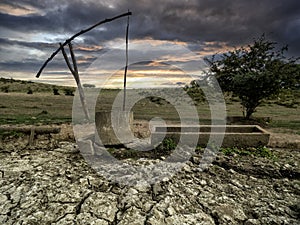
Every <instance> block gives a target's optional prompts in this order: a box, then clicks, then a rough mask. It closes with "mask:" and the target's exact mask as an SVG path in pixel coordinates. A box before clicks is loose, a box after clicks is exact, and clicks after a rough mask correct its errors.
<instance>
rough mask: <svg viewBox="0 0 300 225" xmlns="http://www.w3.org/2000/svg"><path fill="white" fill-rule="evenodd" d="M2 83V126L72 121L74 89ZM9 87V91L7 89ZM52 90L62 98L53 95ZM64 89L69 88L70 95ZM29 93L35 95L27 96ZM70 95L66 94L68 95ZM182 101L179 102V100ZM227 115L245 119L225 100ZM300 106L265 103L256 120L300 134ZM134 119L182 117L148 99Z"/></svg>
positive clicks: (111, 93) (102, 99)
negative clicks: (56, 91)
mask: <svg viewBox="0 0 300 225" xmlns="http://www.w3.org/2000/svg"><path fill="white" fill-rule="evenodd" d="M2 79H3V78H1V80H0V124H50V123H65V122H71V121H72V105H73V96H71V95H70V93H72V90H73V91H74V88H68V87H59V86H52V85H47V84H37V83H28V82H24V81H17V82H13V81H12V82H9V80H8V81H7V80H5V82H3V80H2ZM7 86H9V90H8V91H7V92H6V91H5V90H6V89H5V88H3V87H7ZM53 88H56V89H58V92H59V94H60V95H54V93H53ZM65 89H69V91H70V92H67V91H66V90H65ZM28 90H31V91H32V94H27V93H28ZM118 91H119V90H102V91H101V93H100V95H99V97H98V102H97V106H96V111H99V110H110V108H111V103H112V102H113V100H114V98H115V96H116V94H117V93H118ZM66 94H67V95H66ZM179 100H180V99H179ZM226 101H227V104H226V107H227V115H228V116H242V108H241V106H240V104H239V102H237V101H231V100H229V99H226ZM299 108H300V107H299V106H296V107H286V106H282V105H278V104H275V103H272V102H266V103H265V104H264V105H263V106H261V107H258V109H257V112H256V113H255V114H254V117H258V118H259V117H269V118H270V119H271V120H270V121H269V123H268V124H267V126H268V127H269V128H272V130H274V131H276V132H285V133H294V134H300V116H299V115H300V110H299ZM197 110H198V113H199V117H200V122H201V123H210V110H209V107H208V104H207V103H199V104H198V105H197ZM133 111H134V117H135V119H138V120H150V119H152V118H153V117H161V118H163V119H165V120H169V121H172V122H178V121H179V116H178V114H177V112H176V110H175V108H174V107H173V106H172V105H171V104H168V102H166V101H164V100H163V99H160V98H155V97H154V98H148V99H144V100H141V101H139V102H138V103H137V104H136V105H135V106H134V108H133Z"/></svg>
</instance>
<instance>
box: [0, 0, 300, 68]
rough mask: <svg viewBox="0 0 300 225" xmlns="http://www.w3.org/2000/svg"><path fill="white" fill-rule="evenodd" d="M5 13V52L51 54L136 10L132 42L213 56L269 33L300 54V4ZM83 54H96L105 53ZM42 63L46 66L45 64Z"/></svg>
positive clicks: (101, 36) (13, 6) (107, 31)
mask: <svg viewBox="0 0 300 225" xmlns="http://www.w3.org/2000/svg"><path fill="white" fill-rule="evenodd" d="M1 6H2V7H1ZM0 9H2V10H0V29H1V30H0V38H1V39H0V47H1V46H3V45H6V46H9V45H20V46H24V47H27V48H35V49H39V50H41V51H47V54H48V51H49V53H51V52H50V50H49V49H53V50H55V49H56V48H57V46H56V45H54V46H53V44H57V42H59V41H62V40H61V37H58V35H64V36H63V37H66V38H67V37H68V36H70V35H72V34H74V33H76V32H78V31H80V30H81V29H85V28H87V27H89V26H90V25H92V24H94V23H96V22H98V21H100V20H102V19H104V18H110V17H113V16H116V15H118V14H121V13H124V12H126V11H127V10H128V9H130V11H132V12H133V15H132V17H131V18H130V38H131V39H143V38H146V37H147V38H152V39H155V40H170V41H174V40H177V41H182V42H187V44H188V45H187V46H188V47H189V48H190V49H191V50H194V51H202V52H207V53H210V52H211V51H216V52H217V51H218V49H222V48H223V47H224V44H222V43H226V46H239V45H244V44H247V43H249V42H250V41H252V40H253V38H255V37H258V36H260V35H261V34H263V33H265V34H266V36H267V38H269V39H271V40H273V41H276V42H278V44H279V45H280V46H283V45H286V44H288V45H289V46H290V48H289V54H290V55H295V56H299V55H300V54H299V53H300V28H299V27H300V1H299V0H285V1H282V0H264V1H261V0H251V1H248V0H247V1H246V0H222V1H220V0H210V1H207V0H180V1H179V0H164V1H162V0H130V1H118V0H107V1H105V0H72V1H60V0H47V1H44V0H23V1H22V2H14V1H9V0H2V1H1V3H0ZM13 10H15V11H13ZM20 11H21V12H22V13H19V12H20ZM125 26H126V19H125V18H123V19H120V20H118V21H113V22H112V23H109V24H105V25H104V26H101V27H99V28H97V29H96V30H93V31H91V32H89V33H87V34H85V35H84V36H82V40H81V42H80V41H77V42H76V43H77V44H78V45H82V46H84V45H87V46H92V45H97V46H100V45H102V43H103V42H105V41H108V40H113V39H115V38H124V35H125ZM10 32H11V33H12V34H10ZM16 34H19V36H18V38H19V37H20V36H22V35H23V36H24V41H23V40H22V41H21V40H19V39H18V38H17V39H18V40H17V41H16V38H15V37H14V36H13V35H16ZM41 34H52V36H51V37H49V38H48V39H47V40H46V41H47V42H48V44H47V43H44V42H45V40H41V41H40V42H39V41H37V40H34V41H33V40H30V39H27V37H26V36H27V35H28V36H30V35H41ZM10 35H11V36H10ZM56 36H57V37H56ZM1 51H2V50H1ZM78 51H80V52H79V53H80V54H84V53H86V54H91V53H93V52H94V53H95V52H99V51H103V49H101V48H98V49H92V48H90V49H89V48H86V49H84V48H78ZM2 54H4V53H2ZM16 54H17V53H16ZM24 57H26V56H24ZM82 57H83V56H82ZM39 60H40V63H42V62H43V60H44V59H39ZM24 61H26V60H24ZM91 61H92V60H91ZM20 65H21V64H20ZM14 66H15V67H17V65H14ZM1 68H2V69H3V68H4V65H2V66H1Z"/></svg>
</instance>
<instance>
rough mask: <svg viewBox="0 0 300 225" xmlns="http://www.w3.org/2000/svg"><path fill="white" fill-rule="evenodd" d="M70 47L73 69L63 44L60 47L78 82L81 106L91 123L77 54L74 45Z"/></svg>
mask: <svg viewBox="0 0 300 225" xmlns="http://www.w3.org/2000/svg"><path fill="white" fill-rule="evenodd" d="M68 45H69V49H70V54H71V58H72V62H73V68H72V66H71V63H70V61H69V58H68V56H67V53H66V52H65V49H64V47H63V46H62V44H60V46H61V47H62V48H61V51H62V54H63V56H64V59H65V61H66V63H67V66H68V68H69V70H70V71H71V73H72V75H73V77H74V79H75V81H76V84H77V88H78V92H79V96H80V101H81V104H82V108H83V111H84V115H85V118H86V119H87V120H88V121H90V114H89V110H88V107H87V104H86V100H85V96H84V91H83V89H82V86H81V82H80V78H79V73H78V67H77V62H76V58H75V54H74V52H73V47H72V43H68Z"/></svg>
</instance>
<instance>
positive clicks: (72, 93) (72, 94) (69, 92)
mask: <svg viewBox="0 0 300 225" xmlns="http://www.w3.org/2000/svg"><path fill="white" fill-rule="evenodd" d="M64 93H65V95H67V96H74V90H73V89H71V88H65V89H64Z"/></svg>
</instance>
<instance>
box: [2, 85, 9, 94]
mask: <svg viewBox="0 0 300 225" xmlns="http://www.w3.org/2000/svg"><path fill="white" fill-rule="evenodd" d="M1 91H2V92H4V93H8V91H9V86H3V87H1Z"/></svg>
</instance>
